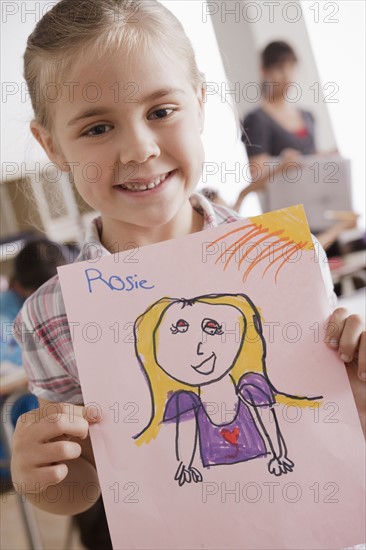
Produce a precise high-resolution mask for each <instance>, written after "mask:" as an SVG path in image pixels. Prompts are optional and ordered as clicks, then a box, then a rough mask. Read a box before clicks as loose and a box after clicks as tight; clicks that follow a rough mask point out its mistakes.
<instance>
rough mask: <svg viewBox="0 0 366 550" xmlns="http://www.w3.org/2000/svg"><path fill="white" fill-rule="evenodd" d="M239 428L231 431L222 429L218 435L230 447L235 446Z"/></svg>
mask: <svg viewBox="0 0 366 550" xmlns="http://www.w3.org/2000/svg"><path fill="white" fill-rule="evenodd" d="M239 433H240V432H239V428H238V427H236V428H234V429H233V430H231V431H230V430H226V428H222V430H220V434H221V435H222V437H223V438H224V439H225V441H227V442H228V443H231V445H236V443H237V441H238V437H239Z"/></svg>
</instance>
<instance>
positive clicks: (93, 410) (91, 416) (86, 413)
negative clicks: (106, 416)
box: [83, 403, 102, 424]
mask: <svg viewBox="0 0 366 550" xmlns="http://www.w3.org/2000/svg"><path fill="white" fill-rule="evenodd" d="M83 417H84V418H85V420H87V421H88V422H89V423H92V424H94V423H96V422H100V421H101V419H102V409H101V408H100V406H99V405H98V404H97V403H93V404H90V405H85V407H84V410H83Z"/></svg>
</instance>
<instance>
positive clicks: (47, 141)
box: [30, 120, 70, 172]
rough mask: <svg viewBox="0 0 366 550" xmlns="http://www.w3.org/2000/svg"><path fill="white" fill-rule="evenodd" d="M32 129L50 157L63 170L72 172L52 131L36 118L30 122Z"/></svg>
mask: <svg viewBox="0 0 366 550" xmlns="http://www.w3.org/2000/svg"><path fill="white" fill-rule="evenodd" d="M30 130H31V132H32V134H33V136H34V137H35V138H36V140H37V141H38V143H39V144H40V146H41V147H42V148H43V149H44V151H45V152H46V155H47V156H48V158H49V159H50V160H51V161H52V162H53V163H54V164H56V165H57V166H58V167H59V168H60V170H61V171H62V172H70V167H69V165H68V163H67V161H66V158H65V156H64V155H63V153H62V151H61V150H60V148H59V146H58V145H57V142H56V140H55V139H54V137H53V136H52V135H51V134H50V132H49V131H48V130H47V129H46V128H44V126H42V125H41V124H40V123H39V122H37V121H36V120H32V122H31V123H30Z"/></svg>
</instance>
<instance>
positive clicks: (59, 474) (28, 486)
mask: <svg viewBox="0 0 366 550" xmlns="http://www.w3.org/2000/svg"><path fill="white" fill-rule="evenodd" d="M68 471H69V470H68V467H67V466H66V464H52V465H49V466H43V467H42V468H34V469H33V470H30V472H29V479H28V478H27V477H24V478H23V481H22V482H21V483H17V482H16V481H13V483H14V486H15V489H16V490H17V492H18V493H20V494H23V495H25V494H27V493H36V494H39V493H40V492H41V491H43V490H44V489H45V488H46V487H48V486H49V485H53V484H56V483H61V481H63V480H64V479H65V477H66V476H67V474H68Z"/></svg>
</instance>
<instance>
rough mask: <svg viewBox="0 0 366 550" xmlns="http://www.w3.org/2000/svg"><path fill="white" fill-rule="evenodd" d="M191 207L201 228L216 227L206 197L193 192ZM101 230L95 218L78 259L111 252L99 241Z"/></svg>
mask: <svg viewBox="0 0 366 550" xmlns="http://www.w3.org/2000/svg"><path fill="white" fill-rule="evenodd" d="M189 201H190V203H191V205H192V207H193V208H194V209H195V210H197V211H198V212H200V213H201V214H203V217H204V225H203V229H211V228H212V227H217V225H218V222H217V219H216V215H215V211H214V209H213V207H212V204H211V203H210V201H209V200H208V199H206V197H204V196H203V195H200V194H199V193H193V195H192V196H191V197H190V199H189ZM101 231H102V218H101V217H100V216H99V217H98V218H95V219H94V220H93V221H92V222H91V223H90V224H89V226H88V228H87V230H86V235H85V240H84V243H83V247H82V250H81V252H80V255H79V257H78V258H77V261H78V260H98V259H99V258H101V257H102V256H108V255H110V254H111V253H110V252H109V250H107V249H106V248H105V247H104V246H103V245H102V243H101V242H100V234H101Z"/></svg>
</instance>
